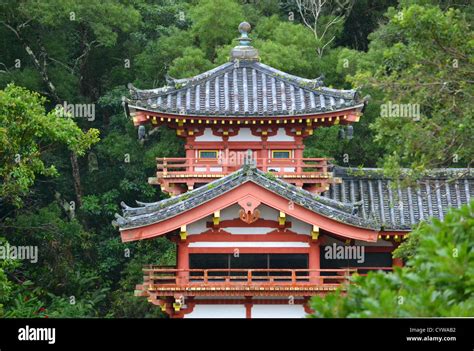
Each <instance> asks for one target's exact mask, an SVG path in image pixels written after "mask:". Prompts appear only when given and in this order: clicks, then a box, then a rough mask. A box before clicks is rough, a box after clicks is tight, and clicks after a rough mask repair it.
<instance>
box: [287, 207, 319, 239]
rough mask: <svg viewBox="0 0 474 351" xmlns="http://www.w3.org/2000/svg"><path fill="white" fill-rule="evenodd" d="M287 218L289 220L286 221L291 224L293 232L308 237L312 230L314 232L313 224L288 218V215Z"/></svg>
mask: <svg viewBox="0 0 474 351" xmlns="http://www.w3.org/2000/svg"><path fill="white" fill-rule="evenodd" d="M289 212H291V211H289ZM286 218H287V219H286V220H287V221H289V222H291V228H290V230H291V231H292V232H295V233H298V234H306V235H310V234H311V230H313V226H312V225H311V224H308V223H305V222H303V221H300V220H299V219H296V218H294V217H291V216H288V214H287V215H286Z"/></svg>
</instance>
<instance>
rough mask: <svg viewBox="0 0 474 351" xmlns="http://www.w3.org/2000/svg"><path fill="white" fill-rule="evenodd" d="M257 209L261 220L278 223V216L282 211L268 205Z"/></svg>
mask: <svg viewBox="0 0 474 351" xmlns="http://www.w3.org/2000/svg"><path fill="white" fill-rule="evenodd" d="M257 209H258V210H259V211H260V218H262V219H268V220H272V221H277V220H278V216H279V215H280V211H277V210H275V209H274V208H271V207H269V206H267V205H263V204H261V205H260V206H258V208H257Z"/></svg>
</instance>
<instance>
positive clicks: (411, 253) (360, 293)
mask: <svg viewBox="0 0 474 351" xmlns="http://www.w3.org/2000/svg"><path fill="white" fill-rule="evenodd" d="M473 241H474V201H471V203H470V204H468V205H465V206H463V207H461V208H460V209H452V210H451V211H450V212H449V213H448V214H447V215H446V217H445V220H444V221H442V222H441V221H439V220H437V219H433V220H432V222H423V223H421V224H420V225H419V226H418V227H417V228H416V229H415V230H414V231H413V232H412V233H411V234H410V235H409V239H408V241H406V242H404V243H402V244H401V245H400V247H399V248H398V250H397V251H398V252H397V253H396V255H397V256H398V257H404V258H406V259H407V262H406V266H405V267H403V268H397V269H396V270H395V271H394V272H392V273H383V272H370V273H369V274H368V275H367V276H356V277H354V279H353V282H352V284H349V285H348V286H347V291H346V292H345V293H343V292H342V291H338V292H336V293H332V294H328V295H327V296H326V297H313V298H312V299H311V307H312V309H313V310H314V311H315V313H314V314H313V315H312V317H354V318H360V317H373V318H376V317H463V316H465V317H468V316H472V315H473V314H474V251H473V250H472V242H473Z"/></svg>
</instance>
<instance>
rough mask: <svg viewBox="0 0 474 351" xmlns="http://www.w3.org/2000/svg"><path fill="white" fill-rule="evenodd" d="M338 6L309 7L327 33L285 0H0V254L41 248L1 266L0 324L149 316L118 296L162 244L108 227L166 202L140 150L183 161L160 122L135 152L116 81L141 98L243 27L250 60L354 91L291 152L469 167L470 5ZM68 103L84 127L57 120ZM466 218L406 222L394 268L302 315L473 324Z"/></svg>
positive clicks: (391, 164) (419, 1) (222, 55)
mask: <svg viewBox="0 0 474 351" xmlns="http://www.w3.org/2000/svg"><path fill="white" fill-rule="evenodd" d="M349 2H350V3H351V6H350V7H348V8H347V9H345V11H344V12H343V13H342V12H340V11H339V10H337V9H334V8H330V9H324V11H322V12H321V22H319V25H321V26H323V27H321V28H323V30H324V26H325V25H328V24H330V23H331V20H333V19H335V18H338V19H337V21H336V22H337V23H335V24H334V25H331V26H330V29H329V32H328V34H327V35H328V36H327V37H324V36H323V37H322V36H321V35H320V34H321V31H320V29H321V28H316V29H317V31H318V32H317V33H315V30H314V28H315V27H314V24H315V22H314V18H308V17H304V11H300V10H299V7H298V2H297V1H295V0H284V1H278V0H265V1H252V2H250V1H240V0H204V1H195V0H177V1H167V0H158V1H151V0H134V1H129V0H103V1H95V2H91V1H76V0H44V1H36V0H24V1H21V2H18V1H13V0H6V1H2V2H0V204H1V207H0V244H1V245H6V244H7V243H10V244H12V245H36V246H38V247H39V249H40V251H41V252H42V255H41V256H40V257H39V261H38V263H31V262H28V261H18V260H11V259H6V260H2V259H0V316H7V317H45V316H53V317H95V316H100V317H156V316H163V314H162V313H161V311H160V310H159V309H157V308H154V306H151V305H150V304H148V303H147V302H146V301H144V300H142V299H136V298H134V297H133V289H134V285H135V284H137V283H139V282H140V280H141V268H142V266H143V265H144V264H163V265H172V264H175V259H176V258H175V250H174V244H173V243H171V242H169V241H167V240H165V239H163V240H161V239H158V240H152V241H146V242H137V243H128V244H123V243H121V242H120V239H119V234H118V232H117V230H116V228H114V227H113V226H112V224H111V222H112V221H113V219H114V214H115V213H116V212H117V211H118V210H119V207H120V201H124V202H126V203H129V204H133V203H134V201H135V200H140V201H157V200H160V199H163V198H165V197H166V196H167V195H165V194H163V193H162V192H161V191H160V190H159V188H156V187H152V186H151V185H149V184H148V183H147V178H148V177H150V176H152V175H153V173H154V172H155V171H156V164H155V158H156V157H167V156H173V157H180V156H183V155H184V148H183V141H182V140H181V139H180V138H178V137H177V136H176V134H175V133H173V131H171V130H167V129H161V128H160V129H157V130H154V131H153V133H147V138H146V140H145V141H144V142H143V143H140V142H139V141H138V140H137V131H136V129H135V128H134V127H133V125H132V123H131V121H130V120H128V119H127V118H126V117H125V115H124V113H123V107H122V105H121V97H122V96H125V95H127V94H128V91H127V84H128V83H133V84H134V85H135V86H137V87H139V88H143V89H148V88H157V87H161V86H163V85H164V84H165V83H166V79H167V76H171V77H173V78H183V77H190V76H193V75H196V74H199V73H202V72H203V71H206V70H208V69H212V68H214V67H216V66H218V65H220V64H222V63H224V62H227V60H228V59H229V50H230V49H231V48H232V47H234V46H235V45H236V41H235V38H237V37H238V36H239V33H238V32H237V27H238V24H239V23H240V22H241V21H243V20H245V21H248V22H249V23H250V24H251V25H252V28H253V30H252V32H251V34H250V36H251V38H252V45H253V46H255V47H256V48H257V49H258V50H259V53H260V57H261V60H262V62H264V63H265V64H268V65H271V66H273V67H275V68H277V69H280V70H283V71H285V72H288V73H290V74H295V75H298V76H301V77H305V78H316V77H323V78H324V84H325V85H326V86H329V87H334V88H338V89H349V88H358V89H359V90H360V93H361V95H362V96H367V98H368V99H369V104H368V105H367V107H366V109H365V111H364V115H363V117H362V118H361V121H360V123H357V124H355V126H354V138H353V139H350V140H349V139H340V138H339V137H338V135H339V130H340V127H339V126H335V127H331V128H321V129H318V130H316V131H315V133H314V135H313V136H312V137H310V138H308V139H307V141H306V149H305V156H306V157H322V156H324V157H331V158H333V159H334V162H335V163H336V164H339V165H343V166H353V167H358V166H365V167H377V166H378V167H384V170H385V172H386V173H387V174H388V175H392V176H395V177H397V176H398V175H399V174H400V173H401V172H406V170H404V168H408V169H409V174H408V177H406V179H407V182H409V181H413V180H416V179H418V178H419V177H421V176H422V175H423V174H424V172H426V170H427V169H429V168H433V167H440V166H443V167H468V166H470V165H471V163H472V161H473V160H474V148H473V143H472V142H471V139H472V135H473V134H474V133H473V128H474V123H473V112H472V108H471V107H472V101H473V81H474V77H473V72H474V69H473V63H474V62H473V57H474V55H473V47H474V40H473V39H472V38H473V35H472V27H471V24H472V22H473V13H474V11H473V6H472V4H471V3H470V1H469V0H400V1H397V0H361V1H355V2H353V1H348V3H349ZM339 17H340V19H339ZM305 21H306V22H305ZM308 24H311V25H310V26H308ZM311 28H312V29H311ZM318 33H319V34H318ZM316 34H317V35H316ZM324 38H325V39H324ZM68 103H72V104H85V105H87V106H92V107H93V108H94V115H93V116H92V117H93V118H81V117H79V116H75V115H68V114H61V113H59V112H60V110H58V108H57V105H64V104H68ZM390 104H404V105H406V106H407V107H410V108H413V110H411V112H412V114H411V115H409V116H401V115H400V114H398V115H397V113H391V112H393V111H389V112H390V113H386V112H387V108H388V106H389V105H390ZM418 108H419V110H418ZM418 111H419V114H418V113H417V112H418ZM413 113H414V114H413ZM147 132H149V131H147ZM472 211H473V209H472V205H471V206H470V207H465V208H463V209H462V210H461V211H458V212H453V213H452V214H451V215H450V216H448V217H447V218H446V221H445V223H438V222H434V223H431V224H429V223H427V224H423V225H421V226H420V227H419V228H418V229H417V230H416V231H415V232H413V234H412V235H411V237H412V239H410V240H409V241H408V242H407V243H406V244H404V246H403V249H400V250H399V252H400V255H405V256H404V257H405V258H407V259H408V260H409V261H408V262H410V263H409V265H408V267H407V269H403V270H399V271H396V272H394V273H393V274H388V275H383V274H379V273H376V274H371V275H370V276H369V277H367V278H363V277H360V278H357V281H356V284H355V285H354V286H351V287H350V290H349V292H348V294H349V296H353V297H354V298H351V299H341V298H340V296H338V295H330V296H329V297H328V298H327V299H326V300H324V301H323V300H318V299H314V300H313V307H314V308H315V310H316V316H407V315H420V316H421V315H426V316H431V315H443V316H453V315H467V314H468V313H471V315H472V312H473V305H472V299H470V298H469V294H471V295H472V283H473V282H472V267H473V263H472V250H471V249H469V244H470V243H471V242H472V239H473V238H472ZM469 240H470V241H469ZM443 245H444V246H443ZM453 249H457V250H458V251H457V252H458V254H457V256H456V257H454V256H453V255H452V250H453ZM469 250H470V251H469ZM413 252H416V255H413ZM429 255H432V256H429ZM428 258H429V259H428ZM423 260H424V261H423ZM434 268H436V269H439V270H440V272H441V274H439V275H438V276H436V277H433V276H430V275H429V274H428V272H429V271H430V269H434ZM450 275H452V276H450ZM416 284H420V286H421V285H423V284H424V285H426V286H428V287H429V288H428V289H425V290H423V291H420V289H417V288H416ZM379 286H382V287H383V289H380V288H379ZM443 289H444V290H443ZM415 294H416V295H417V297H416V298H413V296H412V295H415ZM399 297H403V298H404V303H403V304H401V305H400V304H398V303H397V299H398V298H399Z"/></svg>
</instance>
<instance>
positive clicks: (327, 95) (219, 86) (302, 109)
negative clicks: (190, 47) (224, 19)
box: [124, 22, 364, 117]
mask: <svg viewBox="0 0 474 351" xmlns="http://www.w3.org/2000/svg"><path fill="white" fill-rule="evenodd" d="M243 24H245V25H246V26H247V27H245V26H244V27H242V24H241V26H240V27H239V30H240V32H241V33H242V35H243V36H242V37H241V38H240V39H239V40H240V45H239V46H236V47H234V48H233V49H232V51H231V58H230V62H227V63H224V64H223V65H220V66H218V67H216V68H214V69H211V70H209V71H207V72H204V73H202V74H199V75H197V76H194V77H191V78H184V79H173V78H170V77H168V78H167V83H168V84H167V85H166V86H164V87H162V88H157V89H138V88H136V87H134V86H133V85H132V84H129V89H130V98H124V102H125V105H126V108H127V111H128V112H134V111H137V110H141V111H150V112H156V113H165V114H176V115H183V116H209V117H275V116H292V115H295V116H303V115H304V116H307V115H317V114H322V113H328V112H336V111H344V110H354V109H357V110H358V111H361V110H362V108H363V107H364V101H363V99H361V98H360V97H359V94H358V92H357V91H356V90H339V89H333V88H329V87H325V86H324V84H323V81H322V79H321V78H316V79H306V78H301V77H298V76H295V75H292V74H289V73H285V72H283V71H280V70H278V69H276V68H273V67H270V66H268V65H265V64H263V63H261V62H260V58H259V56H258V50H257V49H255V48H253V47H252V46H250V41H251V39H250V38H248V36H247V32H246V31H247V30H250V25H248V23H245V22H244V23H243Z"/></svg>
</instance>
